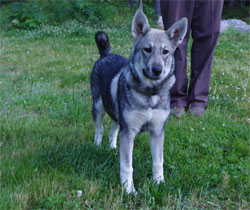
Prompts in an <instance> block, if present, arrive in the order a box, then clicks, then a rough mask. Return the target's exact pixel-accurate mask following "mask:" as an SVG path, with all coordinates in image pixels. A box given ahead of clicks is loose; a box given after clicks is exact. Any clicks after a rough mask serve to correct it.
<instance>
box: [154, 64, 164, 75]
mask: <svg viewBox="0 0 250 210" xmlns="http://www.w3.org/2000/svg"><path fill="white" fill-rule="evenodd" d="M152 72H153V74H154V75H155V76H159V75H160V74H161V72H162V67H161V66H153V67H152Z"/></svg>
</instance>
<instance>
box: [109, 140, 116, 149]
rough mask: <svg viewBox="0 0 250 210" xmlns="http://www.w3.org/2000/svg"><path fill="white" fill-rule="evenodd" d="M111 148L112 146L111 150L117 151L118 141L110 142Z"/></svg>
mask: <svg viewBox="0 0 250 210" xmlns="http://www.w3.org/2000/svg"><path fill="white" fill-rule="evenodd" d="M109 146H110V148H111V149H116V147H117V146H116V141H114V140H111V141H109Z"/></svg>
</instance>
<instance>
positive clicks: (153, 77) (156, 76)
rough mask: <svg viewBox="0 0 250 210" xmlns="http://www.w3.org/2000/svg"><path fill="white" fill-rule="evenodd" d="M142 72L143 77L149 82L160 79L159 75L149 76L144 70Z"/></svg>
mask: <svg viewBox="0 0 250 210" xmlns="http://www.w3.org/2000/svg"><path fill="white" fill-rule="evenodd" d="M142 72H143V75H144V76H145V77H146V78H148V79H150V80H159V79H160V78H161V75H160V74H159V75H154V74H152V75H150V74H148V73H147V72H148V71H146V69H145V68H144V69H142Z"/></svg>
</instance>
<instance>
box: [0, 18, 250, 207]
mask: <svg viewBox="0 0 250 210" xmlns="http://www.w3.org/2000/svg"><path fill="white" fill-rule="evenodd" d="M100 28H102V29H105V31H107V32H108V34H109V36H110V40H111V43H112V46H113V51H114V52H115V53H119V54H122V55H124V56H126V57H129V54H130V50H131V48H132V44H133V43H132V38H131V35H130V25H129V24H120V25H118V24H117V25H115V26H113V27H105V26H100V27H98V26H94V27H90V26H88V25H86V26H82V25H79V23H77V22H74V21H73V22H68V23H65V24H64V25H63V26H61V27H56V26H42V27H41V28H40V29H38V30H34V31H10V32H1V34H0V37H1V40H0V42H1V59H0V62H1V63H0V64H1V72H0V189H1V190H0V209H160V208H162V209H249V208H250V138H249V123H250V113H249V102H250V94H249V77H250V75H249V56H250V51H249V34H238V33H237V32H235V31H229V32H227V33H226V34H222V35H221V37H220V40H219V43H218V47H217V49H216V51H215V57H214V65H213V73H212V78H211V91H210V96H209V104H208V109H207V113H206V115H205V116H203V117H199V118H196V117H193V116H191V115H188V114H187V115H186V116H184V117H183V118H181V119H176V118H173V117H171V118H170V120H169V121H168V123H167V126H166V137H165V145H164V159H165V163H164V175H165V181H166V182H165V183H164V184H161V185H160V186H156V185H154V184H153V182H152V173H151V156H150V149H149V141H148V134H146V133H145V134H141V135H139V136H138V137H137V138H136V140H135V147H134V153H133V162H134V182H135V186H136V189H137V190H138V197H137V198H134V197H133V196H128V195H126V194H124V193H122V191H121V186H120V180H119V151H118V150H111V149H110V148H109V146H108V130H109V129H110V126H111V122H110V120H109V118H108V117H106V118H105V123H104V128H105V134H104V141H103V145H102V147H97V146H95V145H94V144H93V139H94V124H93V122H92V119H91V93H90V86H89V77H90V73H91V69H92V66H93V64H94V62H95V60H96V59H97V58H98V57H99V55H98V52H97V49H96V47H95V43H94V38H93V37H94V33H95V31H96V30H97V29H100ZM189 60H190V59H189ZM118 148H119V147H118ZM77 190H82V196H81V197H78V196H77Z"/></svg>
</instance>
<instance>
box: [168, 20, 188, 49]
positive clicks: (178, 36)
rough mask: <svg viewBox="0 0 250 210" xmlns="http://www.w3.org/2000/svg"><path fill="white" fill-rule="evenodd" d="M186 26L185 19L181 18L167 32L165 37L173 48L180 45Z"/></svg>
mask: <svg viewBox="0 0 250 210" xmlns="http://www.w3.org/2000/svg"><path fill="white" fill-rule="evenodd" d="M187 24H188V22H187V18H182V19H181V20H179V21H178V22H176V23H175V24H173V25H172V26H171V27H170V28H169V29H168V30H167V35H168V37H169V39H170V40H171V42H172V43H173V45H174V47H175V48H176V47H177V46H178V45H179V44H181V43H182V41H183V39H184V37H185V35H186V32H187Z"/></svg>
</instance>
